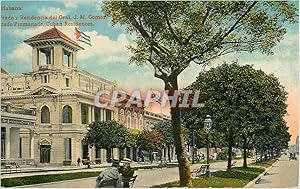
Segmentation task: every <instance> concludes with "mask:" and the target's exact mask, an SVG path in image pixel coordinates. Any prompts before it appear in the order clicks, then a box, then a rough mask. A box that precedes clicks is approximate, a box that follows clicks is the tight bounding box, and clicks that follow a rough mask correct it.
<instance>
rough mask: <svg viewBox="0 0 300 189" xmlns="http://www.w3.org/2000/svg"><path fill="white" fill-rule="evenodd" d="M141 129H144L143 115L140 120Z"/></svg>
mask: <svg viewBox="0 0 300 189" xmlns="http://www.w3.org/2000/svg"><path fill="white" fill-rule="evenodd" d="M139 129H143V115H142V114H140V118H139Z"/></svg>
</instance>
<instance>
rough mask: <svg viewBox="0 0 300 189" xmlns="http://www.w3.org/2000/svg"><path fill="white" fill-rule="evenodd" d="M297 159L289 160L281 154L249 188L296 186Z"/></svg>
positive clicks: (297, 176)
mask: <svg viewBox="0 0 300 189" xmlns="http://www.w3.org/2000/svg"><path fill="white" fill-rule="evenodd" d="M298 181H299V159H298V160H297V161H295V160H289V158H288V156H286V155H284V156H282V157H281V158H280V159H279V160H278V161H277V162H276V163H275V164H273V167H272V168H271V169H270V170H269V171H268V172H267V173H266V174H265V175H264V176H263V177H262V178H261V179H260V181H259V182H258V183H257V184H255V183H254V184H253V185H251V186H249V188H286V187H292V188H298Z"/></svg>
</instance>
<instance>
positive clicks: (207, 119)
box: [204, 115, 212, 176]
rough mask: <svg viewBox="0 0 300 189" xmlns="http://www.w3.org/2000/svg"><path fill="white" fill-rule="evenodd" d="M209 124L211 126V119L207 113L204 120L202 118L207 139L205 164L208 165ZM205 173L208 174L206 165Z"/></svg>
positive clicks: (208, 170)
mask: <svg viewBox="0 0 300 189" xmlns="http://www.w3.org/2000/svg"><path fill="white" fill-rule="evenodd" d="M211 126H212V120H211V117H210V115H207V116H206V118H205V120H204V128H205V130H206V134H207V135H206V140H207V164H208V165H209V141H208V134H209V131H210V129H211ZM207 173H208V176H210V169H209V167H208V169H207Z"/></svg>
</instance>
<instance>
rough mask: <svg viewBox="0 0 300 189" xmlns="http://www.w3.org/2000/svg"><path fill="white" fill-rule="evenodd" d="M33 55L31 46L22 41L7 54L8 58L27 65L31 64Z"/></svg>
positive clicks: (13, 61)
mask: <svg viewBox="0 0 300 189" xmlns="http://www.w3.org/2000/svg"><path fill="white" fill-rule="evenodd" d="M31 57H32V56H31V47H30V46H29V45H27V44H25V43H21V44H18V45H17V46H16V47H15V48H14V50H13V51H12V52H10V53H9V54H7V55H6V60H7V61H8V62H12V63H18V64H21V65H22V66H23V67H26V66H30V65H31V61H32V58H31Z"/></svg>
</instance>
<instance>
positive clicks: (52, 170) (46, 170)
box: [1, 162, 159, 178]
mask: <svg viewBox="0 0 300 189" xmlns="http://www.w3.org/2000/svg"><path fill="white" fill-rule="evenodd" d="M157 165H159V164H158V163H153V164H144V163H142V164H141V163H137V162H134V163H133V164H132V167H144V166H157ZM110 166H111V163H102V164H99V165H91V168H90V169H88V168H86V166H80V167H77V166H61V167H24V168H22V169H21V172H12V173H5V170H1V178H15V177H25V176H34V175H51V174H60V173H76V172H98V171H102V170H104V169H105V168H107V167H110Z"/></svg>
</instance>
